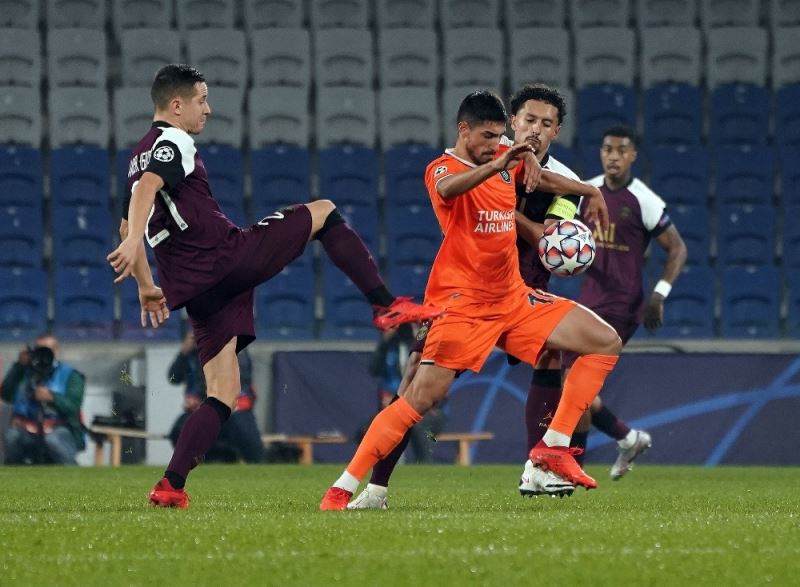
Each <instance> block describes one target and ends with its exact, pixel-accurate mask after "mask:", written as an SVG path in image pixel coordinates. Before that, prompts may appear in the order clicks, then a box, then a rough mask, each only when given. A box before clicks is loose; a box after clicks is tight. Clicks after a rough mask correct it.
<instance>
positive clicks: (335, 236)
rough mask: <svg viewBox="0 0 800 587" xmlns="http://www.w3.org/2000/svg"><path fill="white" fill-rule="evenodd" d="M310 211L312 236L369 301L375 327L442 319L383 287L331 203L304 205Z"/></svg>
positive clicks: (436, 310) (369, 259)
mask: <svg viewBox="0 0 800 587" xmlns="http://www.w3.org/2000/svg"><path fill="white" fill-rule="evenodd" d="M306 206H307V207H308V209H309V210H310V211H311V236H312V238H316V239H317V240H318V241H319V242H321V243H322V247H323V248H324V249H325V252H326V253H327V255H328V257H330V260H331V261H332V262H333V264H334V265H336V266H337V267H338V268H339V269H341V270H342V272H343V273H344V274H345V275H347V277H349V278H350V279H351V280H352V282H353V283H354V284H356V286H357V287H358V289H360V290H361V293H363V294H364V296H365V297H366V298H367V300H369V303H370V304H372V308H373V321H374V323H375V326H376V327H378V328H380V329H381V330H386V329H388V328H391V327H392V326H397V325H399V324H403V323H404V322H421V321H423V320H430V319H433V318H436V317H438V316H441V315H442V313H443V310H441V309H440V308H434V307H432V306H425V305H421V304H415V303H414V302H412V301H411V298H409V297H400V298H398V297H395V296H394V295H392V294H391V293H390V292H389V290H388V289H387V288H386V284H385V283H384V282H383V278H382V277H381V276H380V273H379V271H378V266H377V265H376V264H375V260H374V259H373V258H372V255H371V254H370V252H369V249H367V247H366V245H364V241H362V240H361V237H359V236H358V234H357V233H356V232H355V231H354V230H353V229H352V228H351V227H350V225H349V224H347V222H346V221H345V219H344V218H343V217H342V215H341V214H339V211H338V210H337V209H336V206H335V205H334V203H333V202H331V201H330V200H317V201H316V202H312V203H310V204H306Z"/></svg>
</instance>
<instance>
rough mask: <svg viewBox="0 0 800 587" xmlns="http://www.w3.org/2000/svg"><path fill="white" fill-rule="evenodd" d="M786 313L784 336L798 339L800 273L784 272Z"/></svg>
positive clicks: (799, 328)
mask: <svg viewBox="0 0 800 587" xmlns="http://www.w3.org/2000/svg"><path fill="white" fill-rule="evenodd" d="M786 289H787V290H788V304H787V306H788V311H787V313H786V336H789V337H791V338H794V339H797V338H800V272H798V271H787V272H786Z"/></svg>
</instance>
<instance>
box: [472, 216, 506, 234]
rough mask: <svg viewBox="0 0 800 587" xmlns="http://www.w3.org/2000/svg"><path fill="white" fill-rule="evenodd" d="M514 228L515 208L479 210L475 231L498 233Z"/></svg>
mask: <svg viewBox="0 0 800 587" xmlns="http://www.w3.org/2000/svg"><path fill="white" fill-rule="evenodd" d="M512 230H514V210H478V222H477V224H476V225H475V229H474V230H473V232H480V233H484V234H485V233H497V232H510V231H512Z"/></svg>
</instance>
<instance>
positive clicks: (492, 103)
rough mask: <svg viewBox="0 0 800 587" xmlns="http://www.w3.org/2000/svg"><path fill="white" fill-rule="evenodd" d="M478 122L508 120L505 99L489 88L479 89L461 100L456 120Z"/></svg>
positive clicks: (470, 122) (504, 122)
mask: <svg viewBox="0 0 800 587" xmlns="http://www.w3.org/2000/svg"><path fill="white" fill-rule="evenodd" d="M462 121H463V122H466V123H468V124H471V125H472V124H476V123H480V122H502V123H503V124H506V122H508V114H506V107H505V106H503V101H502V100H501V99H500V98H499V96H498V95H497V94H495V93H493V92H490V91H489V90H477V91H475V92H472V93H471V94H470V95H469V96H467V97H466V98H464V99H463V100H462V101H461V105H460V106H459V107H458V114H457V115H456V122H462Z"/></svg>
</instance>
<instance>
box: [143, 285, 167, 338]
mask: <svg viewBox="0 0 800 587" xmlns="http://www.w3.org/2000/svg"><path fill="white" fill-rule="evenodd" d="M139 304H140V305H141V306H142V315H141V320H142V327H143V328H146V327H147V318H148V316H149V317H150V324H152V325H153V328H158V325H159V324H161V323H163V322H165V321H166V320H167V318H169V308H168V307H167V299H166V298H165V297H164V293H163V292H162V291H161V288H160V287H157V286H155V285H153V286H149V287H140V288H139Z"/></svg>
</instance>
